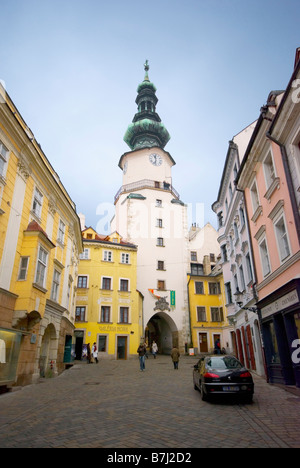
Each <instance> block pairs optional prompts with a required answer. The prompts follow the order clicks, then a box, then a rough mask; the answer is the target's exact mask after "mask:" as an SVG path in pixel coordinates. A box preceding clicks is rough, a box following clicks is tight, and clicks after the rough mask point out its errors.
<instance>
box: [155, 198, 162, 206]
mask: <svg viewBox="0 0 300 468" xmlns="http://www.w3.org/2000/svg"><path fill="white" fill-rule="evenodd" d="M155 206H158V207H161V206H162V200H158V199H157V200H156V202H155Z"/></svg>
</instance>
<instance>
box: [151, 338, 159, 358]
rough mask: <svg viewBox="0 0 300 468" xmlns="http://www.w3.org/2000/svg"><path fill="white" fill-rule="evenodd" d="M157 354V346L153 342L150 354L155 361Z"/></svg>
mask: <svg viewBox="0 0 300 468" xmlns="http://www.w3.org/2000/svg"><path fill="white" fill-rule="evenodd" d="M157 352H158V346H157V344H156V343H155V341H153V343H152V354H153V357H154V359H156V354H157Z"/></svg>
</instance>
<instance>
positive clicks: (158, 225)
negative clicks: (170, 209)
mask: <svg viewBox="0 0 300 468" xmlns="http://www.w3.org/2000/svg"><path fill="white" fill-rule="evenodd" d="M156 227H159V228H162V227H163V220H162V219H161V218H157V219H156Z"/></svg>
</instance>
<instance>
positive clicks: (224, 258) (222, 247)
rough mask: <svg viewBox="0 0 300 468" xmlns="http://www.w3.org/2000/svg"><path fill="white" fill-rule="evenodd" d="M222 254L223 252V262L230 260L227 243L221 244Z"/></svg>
mask: <svg viewBox="0 0 300 468" xmlns="http://www.w3.org/2000/svg"><path fill="white" fill-rule="evenodd" d="M221 254H222V260H223V262H228V256H227V247H226V245H221Z"/></svg>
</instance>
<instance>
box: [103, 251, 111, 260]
mask: <svg viewBox="0 0 300 468" xmlns="http://www.w3.org/2000/svg"><path fill="white" fill-rule="evenodd" d="M103 260H104V261H105V262H112V252H111V251H110V250H104V252H103Z"/></svg>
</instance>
